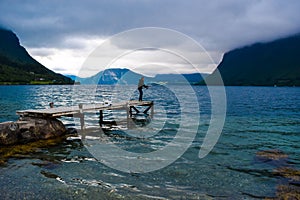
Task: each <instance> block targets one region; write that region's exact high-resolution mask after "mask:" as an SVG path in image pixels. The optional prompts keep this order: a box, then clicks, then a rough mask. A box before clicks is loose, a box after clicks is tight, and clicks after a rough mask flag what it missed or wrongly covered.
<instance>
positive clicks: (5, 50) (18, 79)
mask: <svg viewBox="0 0 300 200" xmlns="http://www.w3.org/2000/svg"><path fill="white" fill-rule="evenodd" d="M72 83H73V81H72V80H71V79H70V78H68V77H65V76H63V75H62V74H57V73H55V72H53V71H51V70H50V69H48V68H46V67H45V66H43V65H42V64H40V63H39V62H38V61H36V60H35V59H34V58H32V57H31V56H30V55H29V53H28V52H27V51H26V49H25V48H24V47H23V46H21V45H20V41H19V38H18V37H17V35H16V34H15V33H13V32H12V31H11V30H7V29H3V28H0V84H72Z"/></svg>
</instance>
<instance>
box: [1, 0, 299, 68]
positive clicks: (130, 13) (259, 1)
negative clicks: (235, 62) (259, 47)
mask: <svg viewBox="0 0 300 200" xmlns="http://www.w3.org/2000/svg"><path fill="white" fill-rule="evenodd" d="M299 9H300V1H298V0H286V1H282V0H241V1H237V0H223V1H217V0H207V1H201V0H193V1H188V0H187V1H179V0H178V1H176V0H175V1H174V0H163V1H161V0H126V1H125V0H115V1H109V0H105V1H104V0H95V1H92V0H85V1H81V0H67V1H61V0H51V1H50V0H35V1H30V0H1V1H0V13H1V14H0V25H1V26H4V27H6V28H8V29H11V30H13V31H14V32H15V33H16V34H17V35H18V37H19V38H20V40H21V44H22V45H23V46H25V47H26V48H27V49H28V50H29V52H30V54H31V55H32V56H33V57H35V58H36V59H37V60H38V61H40V62H41V63H42V64H44V65H45V66H46V67H49V68H50V69H53V70H56V71H57V69H59V70H58V71H57V72H60V73H73V74H74V73H75V74H76V73H77V72H78V70H79V69H80V66H81V64H82V62H83V61H84V59H85V58H86V57H87V56H88V55H89V54H90V53H91V52H92V51H93V49H94V48H96V47H97V46H98V45H99V44H101V43H102V42H103V41H104V40H105V39H106V38H108V37H110V36H112V35H114V34H117V33H119V32H122V31H126V30H128V29H132V28H140V27H163V28H169V29H173V30H176V31H179V32H182V33H183V34H186V35H187V36H189V37H191V38H192V39H194V40H195V41H197V42H198V43H200V44H201V45H202V46H203V47H204V48H205V49H206V50H208V52H209V53H210V54H211V56H212V58H213V60H214V61H215V62H216V63H218V62H219V61H220V59H221V58H222V55H223V53H224V52H226V51H228V50H230V49H233V48H237V47H241V46H244V45H248V44H252V43H255V42H264V41H271V40H273V39H277V38H280V37H285V36H288V35H292V34H295V33H299V32H300V20H299V19H300V12H299ZM116 45H119V47H120V48H123V46H122V45H124V44H121V43H120V44H116Z"/></svg>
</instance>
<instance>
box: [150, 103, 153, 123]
mask: <svg viewBox="0 0 300 200" xmlns="http://www.w3.org/2000/svg"><path fill="white" fill-rule="evenodd" d="M153 116H154V104H153V103H152V105H151V111H150V117H151V119H153Z"/></svg>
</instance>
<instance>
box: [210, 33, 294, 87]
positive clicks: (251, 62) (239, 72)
mask: <svg viewBox="0 0 300 200" xmlns="http://www.w3.org/2000/svg"><path fill="white" fill-rule="evenodd" d="M218 70H219V72H220V73H221V75H222V78H223V81H224V84H225V85H234V86H239V85H253V86H273V85H277V86H300V34H298V35H295V36H292V37H288V38H283V39H279V40H275V41H273V42H268V43H257V44H254V45H251V46H247V47H243V48H240V49H235V50H232V51H230V52H228V53H226V54H225V55H224V57H223V60H222V62H221V63H220V64H219V66H218ZM214 77H215V73H213V74H212V75H210V76H209V77H208V79H210V80H213V79H214Z"/></svg>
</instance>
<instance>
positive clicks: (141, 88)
mask: <svg viewBox="0 0 300 200" xmlns="http://www.w3.org/2000/svg"><path fill="white" fill-rule="evenodd" d="M143 88H146V89H148V86H147V85H145V83H144V77H143V76H142V77H141V78H140V80H139V84H138V90H139V93H140V96H139V101H143Z"/></svg>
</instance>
